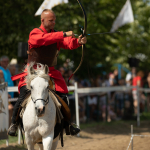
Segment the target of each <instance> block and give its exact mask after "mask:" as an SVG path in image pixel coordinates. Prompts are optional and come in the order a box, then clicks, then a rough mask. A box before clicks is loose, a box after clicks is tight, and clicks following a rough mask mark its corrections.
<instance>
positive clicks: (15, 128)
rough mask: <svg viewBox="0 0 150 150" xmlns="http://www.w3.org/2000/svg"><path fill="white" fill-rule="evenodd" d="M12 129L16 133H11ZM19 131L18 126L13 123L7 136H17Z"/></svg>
mask: <svg viewBox="0 0 150 150" xmlns="http://www.w3.org/2000/svg"><path fill="white" fill-rule="evenodd" d="M12 128H14V129H13V130H14V131H11V129H12ZM17 129H18V125H17V124H13V123H12V124H11V125H10V127H9V129H8V131H7V135H10V136H17V133H16V131H17Z"/></svg>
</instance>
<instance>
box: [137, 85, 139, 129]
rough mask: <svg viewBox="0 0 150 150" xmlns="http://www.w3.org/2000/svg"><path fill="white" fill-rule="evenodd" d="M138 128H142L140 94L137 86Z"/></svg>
mask: <svg viewBox="0 0 150 150" xmlns="http://www.w3.org/2000/svg"><path fill="white" fill-rule="evenodd" d="M137 103H138V105H137V126H138V127H139V126H140V94H139V87H138V86H137Z"/></svg>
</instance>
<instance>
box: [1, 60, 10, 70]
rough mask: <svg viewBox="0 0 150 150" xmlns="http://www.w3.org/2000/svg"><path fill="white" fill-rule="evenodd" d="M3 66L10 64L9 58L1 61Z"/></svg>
mask: <svg viewBox="0 0 150 150" xmlns="http://www.w3.org/2000/svg"><path fill="white" fill-rule="evenodd" d="M0 63H1V66H2V67H3V68H4V69H6V68H7V66H8V64H9V60H8V59H7V58H3V60H2V61H1V62H0Z"/></svg>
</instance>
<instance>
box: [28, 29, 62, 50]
mask: <svg viewBox="0 0 150 150" xmlns="http://www.w3.org/2000/svg"><path fill="white" fill-rule="evenodd" d="M63 39H64V36H63V32H51V33H44V32H42V31H41V30H39V29H38V28H36V29H33V30H32V31H31V32H30V35H29V41H28V43H29V45H30V48H33V47H34V48H36V47H40V46H44V45H45V46H47V45H50V44H54V43H57V42H60V41H63Z"/></svg>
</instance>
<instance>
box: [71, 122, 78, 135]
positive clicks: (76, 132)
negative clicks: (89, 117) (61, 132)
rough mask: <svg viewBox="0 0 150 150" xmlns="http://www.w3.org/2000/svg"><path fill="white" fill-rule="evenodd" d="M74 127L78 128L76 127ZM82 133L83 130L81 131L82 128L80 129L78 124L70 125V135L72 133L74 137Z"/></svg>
mask: <svg viewBox="0 0 150 150" xmlns="http://www.w3.org/2000/svg"><path fill="white" fill-rule="evenodd" d="M74 125H75V126H76V127H74ZM80 131H81V130H80V128H79V126H78V125H77V124H75V123H71V125H70V133H71V135H72V136H74V135H77V134H78V133H79V132H80Z"/></svg>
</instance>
